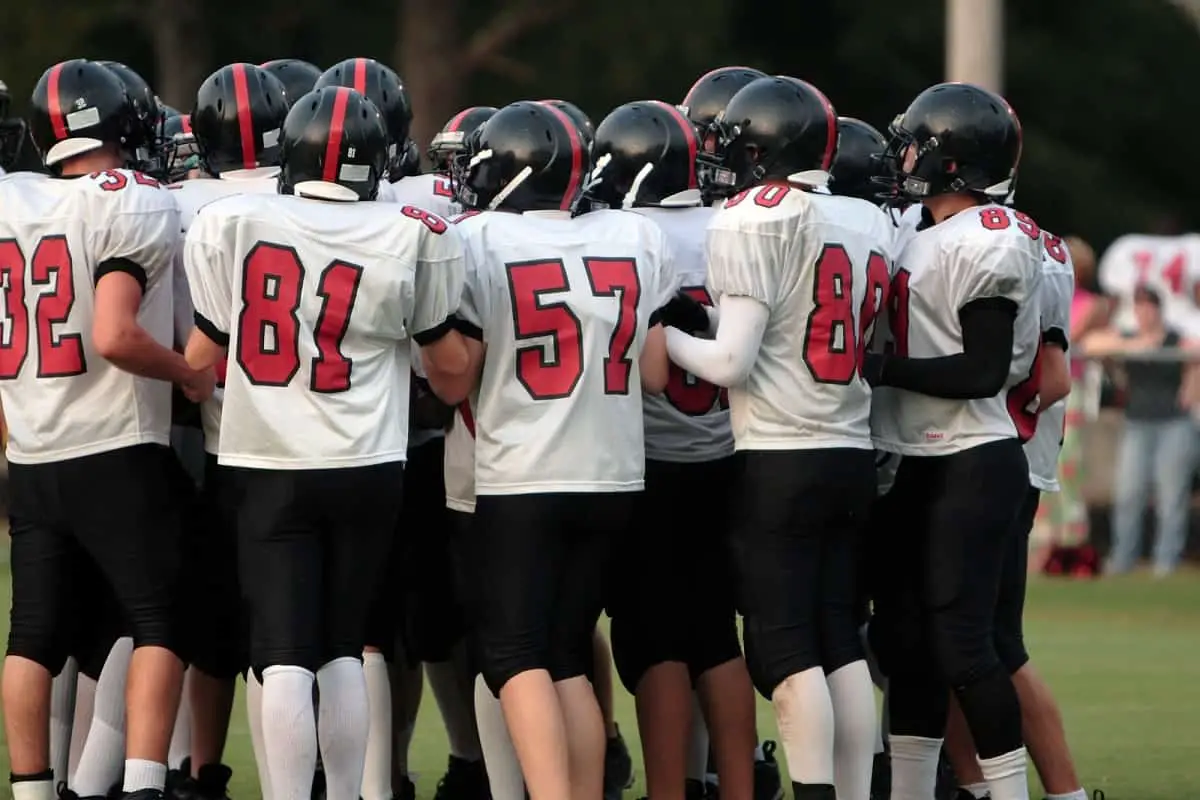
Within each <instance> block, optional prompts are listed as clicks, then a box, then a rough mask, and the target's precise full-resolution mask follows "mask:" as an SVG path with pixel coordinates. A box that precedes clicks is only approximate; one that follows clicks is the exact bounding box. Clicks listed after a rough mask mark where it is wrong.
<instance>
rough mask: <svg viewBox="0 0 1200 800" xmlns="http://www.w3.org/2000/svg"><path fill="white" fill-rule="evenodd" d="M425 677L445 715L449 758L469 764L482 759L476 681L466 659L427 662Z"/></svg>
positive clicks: (443, 716)
mask: <svg viewBox="0 0 1200 800" xmlns="http://www.w3.org/2000/svg"><path fill="white" fill-rule="evenodd" d="M455 649H456V650H458V649H462V648H455ZM455 655H456V656H457V654H455ZM425 678H426V679H427V680H428V681H429V688H430V689H431V690H432V691H433V699H434V700H436V701H437V706H438V710H439V711H441V712H442V724H443V725H445V726H446V739H447V741H448V742H449V745H450V748H449V749H450V755H452V756H454V757H455V758H461V759H464V760H466V761H478V760H479V759H481V758H483V752H482V751H481V750H480V745H479V729H478V726H477V725H476V724H475V682H474V681H473V680H471V672H470V670H469V669H468V668H467V664H466V659H465V657H464V658H458V657H451V659H450V660H449V661H439V662H437V663H431V662H426V663H425Z"/></svg>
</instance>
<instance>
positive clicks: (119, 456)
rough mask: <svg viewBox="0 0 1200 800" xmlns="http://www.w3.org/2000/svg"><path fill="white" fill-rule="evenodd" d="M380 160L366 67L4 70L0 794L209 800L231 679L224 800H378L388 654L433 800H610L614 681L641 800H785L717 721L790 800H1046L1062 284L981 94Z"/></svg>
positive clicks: (382, 87) (1058, 262) (742, 86)
mask: <svg viewBox="0 0 1200 800" xmlns="http://www.w3.org/2000/svg"><path fill="white" fill-rule="evenodd" d="M411 122H412V112H411V108H410V105H409V101H408V97H407V94H406V92H405V89H404V86H403V83H402V81H401V80H400V79H399V78H398V77H397V76H396V74H395V72H393V71H392V70H391V69H389V68H388V67H386V66H384V65H382V64H380V63H378V62H376V61H374V60H371V59H364V58H354V59H348V60H346V61H344V62H342V63H340V64H338V65H336V66H334V67H332V68H330V69H328V70H326V71H324V72H321V71H320V70H319V69H318V68H316V67H313V66H312V65H310V64H307V63H306V62H303V61H298V60H294V59H282V60H279V61H274V62H268V63H267V64H264V65H262V66H254V65H251V64H243V63H237V64H231V65H228V66H225V67H222V68H221V69H219V70H217V71H216V72H214V73H213V74H212V75H211V76H209V77H208V78H207V79H206V80H205V81H204V83H203V85H202V86H201V87H200V88H199V90H198V92H197V97H196V102H195V106H194V108H193V109H192V110H191V113H190V114H187V115H184V114H179V113H178V112H175V111H173V110H171V109H167V108H166V107H165V106H163V105H161V104H160V103H159V101H158V100H157V98H156V97H155V95H154V92H153V91H152V89H151V88H150V87H149V86H148V85H147V84H146V82H145V80H143V79H142V78H141V77H140V76H138V75H137V74H136V73H134V72H133V71H132V70H130V69H129V68H128V67H125V66H123V65H121V64H116V63H113V62H93V61H87V60H82V59H76V60H72V61H67V62H63V63H60V64H56V65H54V66H53V67H51V68H50V69H49V70H47V71H46V73H45V74H44V75H43V76H42V78H41V80H40V81H39V82H38V84H37V86H36V88H35V90H34V93H33V98H32V103H31V113H30V116H29V119H28V129H29V133H30V135H31V138H32V141H33V143H34V144H35V145H36V146H37V149H38V151H39V152H40V154H41V156H42V159H43V161H44V164H45V166H46V168H47V171H48V173H49V174H43V173H37V172H13V173H10V174H8V175H6V176H4V177H0V280H2V283H0V288H2V289H3V308H2V322H3V325H2V328H0V331H2V337H0V400H2V402H3V409H4V414H5V419H6V422H7V427H8V440H7V458H8V461H9V480H10V486H11V495H12V499H11V503H10V515H11V538H12V557H11V566H12V576H13V578H12V614H11V620H12V623H11V630H10V634H9V642H8V651H7V658H6V661H5V666H4V675H3V701H4V713H5V727H6V733H7V742H8V749H9V753H10V764H11V771H12V795H13V797H14V798H15V800H52V798H68V799H70V800H90V799H91V798H96V797H104V796H109V797H125V798H133V799H134V800H157V798H162V797H164V796H165V797H170V798H189V799H190V798H195V799H196V800H221V799H222V798H225V797H226V796H227V787H228V783H229V779H230V770H229V769H228V768H227V767H225V766H223V765H222V763H221V762H222V753H223V751H224V747H225V738H226V734H227V729H228V725H229V719H230V709H231V706H232V702H233V698H234V688H235V684H236V680H237V678H238V676H244V679H245V681H246V687H247V690H246V696H247V706H248V716H249V720H250V728H251V737H252V741H253V745H254V753H255V758H256V762H257V768H258V778H259V783H260V786H261V791H262V796H263V798H264V800H308V798H310V797H315V796H317V795H322V796H324V797H326V798H328V800H355V798H362V800H392V798H398V799H399V800H411V798H412V797H413V796H414V788H413V784H412V781H411V776H410V775H409V774H408V770H407V750H408V746H409V742H410V741H411V738H412V729H413V724H414V721H415V715H416V705H417V701H416V699H414V698H418V699H419V696H420V691H421V685H422V665H424V667H423V671H424V674H425V676H427V677H428V679H429V683H430V686H431V689H432V690H433V694H434V696H435V699H436V701H437V703H438V705H439V708H440V710H441V711H442V717H443V720H444V722H445V724H446V728H447V734H448V738H449V742H450V759H449V766H448V770H447V772H446V775H445V777H444V778H443V779H442V782H441V783H440V784H439V787H438V797H439V799H440V800H484V798H489V797H490V798H495V800H522V798H525V797H528V798H531V800H562V799H563V798H566V797H571V798H575V799H576V800H599V798H601V797H602V796H603V797H604V798H605V799H606V800H613V798H619V797H620V794H621V792H622V791H623V790H624V789H625V788H627V787H628V786H629V785H631V781H632V778H631V774H630V771H629V770H630V767H629V763H628V757H627V754H626V753H625V751H624V744H623V741H622V740H621V738H620V734H619V732H618V731H617V729H616V726H615V723H614V722H613V721H612V697H611V692H612V688H611V683H612V676H611V675H610V674H609V670H610V669H611V664H615V671H616V675H617V677H619V679H620V681H621V682H622V683H623V685H624V686H625V687H626V689H628V691H629V692H630V693H632V694H633V695H634V697H635V700H636V707H637V719H638V727H639V733H640V738H641V742H642V753H643V757H644V759H643V762H644V769H645V779H646V787H647V792H648V796H649V798H650V800H685V798H686V800H701V798H715V797H716V796H717V795H718V794H719V796H720V797H721V800H752V798H754V799H755V800H759V799H760V798H761V800H780V798H781V797H782V789H781V787H780V785H779V779H778V773H777V771H776V770H775V768H774V761H773V759H772V758H771V748H772V745H773V743H769V742H760V740H759V738H758V732H757V731H756V725H755V697H754V695H755V692H756V691H757V693H758V694H759V695H761V696H762V697H764V698H766V699H768V700H769V701H771V703H772V705H773V707H774V711H775V715H776V721H777V724H778V730H779V737H780V742H781V746H782V750H783V752H784V754H785V756H786V761H787V771H788V774H789V776H790V779H791V791H792V795H793V797H794V798H795V800H934V798H935V797H937V798H938V800H941V799H942V798H954V799H955V800H960V799H961V800H968V799H969V798H991V800H1027V798H1028V797H1029V789H1028V786H1027V780H1026V761H1027V755H1026V748H1027V747H1028V749H1029V753H1030V755H1031V756H1032V760H1033V762H1034V764H1035V765H1036V767H1037V768H1038V770H1039V772H1040V774H1041V778H1042V782H1043V785H1044V786H1045V787H1046V790H1047V792H1048V793H1049V794H1050V797H1051V798H1052V800H1086V795H1085V793H1084V790H1083V789H1082V788H1081V786H1080V783H1079V779H1078V777H1077V776H1076V775H1075V772H1074V767H1073V765H1072V763H1071V757H1070V753H1069V752H1068V750H1067V748H1066V743H1065V737H1064V736H1063V733H1062V723H1061V719H1060V717H1059V715H1058V710H1057V707H1056V706H1055V703H1054V700H1053V697H1052V696H1051V695H1050V693H1049V691H1048V689H1047V687H1046V686H1045V684H1044V683H1043V682H1042V681H1041V680H1040V678H1038V676H1037V674H1036V672H1035V671H1034V670H1033V667H1032V665H1031V664H1030V663H1029V656H1028V654H1027V653H1026V651H1025V648H1024V644H1023V640H1022V633H1021V616H1022V609H1023V602H1024V592H1025V572H1026V563H1025V562H1026V551H1027V548H1028V536H1029V531H1030V528H1031V526H1032V523H1033V516H1034V512H1035V511H1036V509H1037V505H1038V499H1039V496H1040V493H1041V492H1042V491H1056V489H1057V484H1056V462H1057V454H1058V447H1059V444H1060V439H1061V431H1062V424H1063V413H1064V412H1063V408H1064V405H1063V400H1064V398H1065V396H1066V394H1067V392H1068V390H1069V375H1068V371H1067V362H1066V351H1067V348H1068V341H1067V331H1068V330H1069V324H1068V318H1069V312H1070V302H1071V295H1072V291H1073V273H1072V269H1071V258H1070V253H1069V252H1068V250H1067V248H1066V246H1065V245H1064V243H1063V241H1062V240H1061V239H1059V238H1058V237H1056V236H1054V235H1052V234H1050V233H1048V232H1046V231H1043V230H1041V229H1040V228H1039V226H1038V224H1037V223H1036V222H1035V221H1034V220H1033V219H1031V218H1030V217H1029V216H1028V215H1026V214H1024V213H1022V212H1020V211H1018V210H1016V208H1015V207H1014V206H1013V194H1014V188H1015V181H1016V176H1017V166H1018V161H1019V158H1020V152H1021V128H1020V123H1019V121H1018V119H1017V117H1016V114H1015V113H1014V112H1013V110H1012V109H1011V108H1010V107H1009V105H1008V104H1007V103H1006V102H1005V101H1004V100H1003V99H1002V98H1001V97H999V96H998V95H995V94H993V93H991V92H989V91H986V90H984V89H982V88H979V87H976V86H972V85H969V84H949V83H948V84H939V85H937V86H933V87H931V88H929V89H927V90H925V91H924V92H922V93H921V94H920V95H918V96H917V98H916V99H915V100H914V101H913V102H912V103H911V104H910V105H909V106H908V107H907V110H906V111H905V112H903V113H902V114H900V115H899V116H897V117H896V119H895V120H894V122H893V123H892V124H891V126H890V127H889V129H888V134H889V135H888V136H887V137H885V136H884V135H882V134H880V133H879V132H878V131H877V130H875V129H874V128H872V127H871V126H870V125H868V124H866V123H864V122H862V121H860V120H857V119H853V118H849V117H838V116H837V114H836V112H835V110H834V107H833V105H832V104H831V102H830V101H829V99H828V98H826V97H825V95H823V94H822V93H821V92H820V91H819V90H818V89H817V88H816V87H814V86H812V85H811V84H809V83H806V82H805V81H802V80H798V79H796V78H791V77H787V76H769V75H766V74H763V73H761V72H758V71H756V70H752V69H748V68H743V67H727V68H721V69H717V70H713V71H712V72H709V73H707V74H706V75H704V76H702V77H701V78H700V79H699V80H698V81H697V82H696V83H695V85H694V86H693V87H692V88H691V90H690V91H688V93H687V94H686V96H685V97H684V98H683V100H682V102H680V103H679V104H674V103H667V102H661V101H657V100H647V101H637V102H631V103H626V104H624V105H622V106H620V107H618V108H617V109H615V110H614V111H612V112H611V113H610V114H608V116H606V117H605V118H604V119H603V120H602V121H601V122H600V123H599V124H598V125H595V126H593V124H592V122H591V120H589V119H588V118H587V116H586V115H585V114H584V113H583V112H582V111H580V110H579V109H578V108H577V107H576V106H574V105H573V104H571V103H567V102H564V101H559V100H544V101H536V102H535V101H522V102H516V103H512V104H510V105H508V106H505V107H503V108H499V109H496V108H491V107H472V108H468V109H464V110H463V111H461V112H460V113H458V114H456V115H455V116H454V117H453V118H452V119H451V120H450V121H449V122H447V124H446V125H445V126H444V127H443V129H442V131H441V132H440V133H438V134H437V136H436V137H435V138H434V140H433V142H432V143H431V144H430V146H429V148H428V159H429V161H430V163H431V165H432V168H433V171H432V172H428V173H425V174H421V154H420V148H419V147H418V145H417V144H416V143H415V142H413V140H412V139H411V137H410V135H409V129H410V125H411ZM0 163H3V162H2V161H0ZM605 613H607V615H608V616H609V617H611V656H610V655H609V642H607V641H606V640H605V638H604V636H603V634H602V633H601V631H600V630H599V628H598V627H597V623H598V620H599V618H600V616H601V615H602V614H605ZM739 616H740V618H741V621H740V631H739ZM610 659H611V662H610ZM876 685H878V686H880V688H883V689H884V691H885V698H886V703H885V709H886V710H885V713H884V715H883V718H882V719H881V718H880V715H879V714H877V712H876V706H875V686H876ZM181 698H182V700H181ZM764 745H766V746H764ZM168 767H170V769H169V768H168Z"/></svg>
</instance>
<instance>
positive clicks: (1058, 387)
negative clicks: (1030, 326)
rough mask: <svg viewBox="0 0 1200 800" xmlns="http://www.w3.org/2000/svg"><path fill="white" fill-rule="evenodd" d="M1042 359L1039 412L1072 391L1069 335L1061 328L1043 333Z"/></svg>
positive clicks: (1040, 354) (1040, 355)
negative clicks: (1068, 351) (1068, 355)
mask: <svg viewBox="0 0 1200 800" xmlns="http://www.w3.org/2000/svg"><path fill="white" fill-rule="evenodd" d="M1039 357H1040V358H1041V360H1042V382H1041V385H1040V386H1039V387H1038V413H1039V414H1040V413H1041V412H1043V411H1045V410H1046V409H1047V408H1049V407H1050V406H1052V405H1054V404H1055V403H1057V402H1058V401H1059V400H1062V399H1063V398H1064V397H1066V396H1067V395H1068V394H1070V393H1071V365H1070V363H1069V362H1068V360H1067V337H1066V335H1065V334H1064V333H1063V331H1062V329H1061V328H1051V329H1050V330H1048V331H1046V332H1045V333H1043V334H1042V345H1041V350H1040V353H1039Z"/></svg>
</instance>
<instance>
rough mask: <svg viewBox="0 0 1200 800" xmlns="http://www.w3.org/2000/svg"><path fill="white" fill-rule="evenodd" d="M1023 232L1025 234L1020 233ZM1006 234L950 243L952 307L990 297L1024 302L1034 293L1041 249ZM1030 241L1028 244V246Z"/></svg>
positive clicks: (1034, 295) (1039, 272) (1040, 265)
mask: <svg viewBox="0 0 1200 800" xmlns="http://www.w3.org/2000/svg"><path fill="white" fill-rule="evenodd" d="M1021 235H1023V234H1021ZM1035 244H1036V245H1037V247H1038V248H1040V247H1041V244H1040V242H1034V241H1033V240H1030V242H1028V243H1026V242H1023V241H1017V240H1015V239H1009V238H1006V237H1000V236H995V237H979V236H973V237H964V238H963V239H961V240H959V241H957V242H955V243H953V244H951V247H952V251H951V259H950V265H949V267H950V268H949V270H948V271H947V273H946V277H947V279H948V280H949V281H950V282H951V284H952V286H951V288H950V291H949V295H950V300H951V301H952V307H953V308H955V309H961V308H962V307H963V306H965V305H967V304H968V303H973V302H975V301H976V300H984V299H990V298H1004V299H1007V300H1012V301H1013V302H1015V303H1017V304H1018V305H1021V304H1023V303H1025V302H1027V301H1028V300H1029V298H1030V296H1031V295H1032V296H1033V297H1034V298H1035V299H1037V295H1036V293H1035V292H1034V290H1035V289H1036V288H1037V286H1036V284H1037V283H1039V281H1038V278H1040V277H1041V269H1042V261H1041V254H1040V252H1035V250H1034V248H1033V245H1035ZM1027 245H1028V246H1027Z"/></svg>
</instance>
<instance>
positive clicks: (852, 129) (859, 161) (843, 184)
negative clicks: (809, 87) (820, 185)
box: [829, 117, 887, 203]
mask: <svg viewBox="0 0 1200 800" xmlns="http://www.w3.org/2000/svg"><path fill="white" fill-rule="evenodd" d="M837 129H838V144H837V155H836V156H835V157H834V159H833V167H832V168H831V169H830V170H829V172H830V174H831V175H832V176H833V177H832V179H831V180H830V181H829V191H830V192H832V193H833V194H836V195H840V196H842V197H857V198H858V199H859V200H866V201H867V202H869V203H876V202H877V195H878V194H879V192H880V188H879V184H878V183H877V182H876V180H875V178H876V176H877V175H878V173H879V159H880V158H882V157H883V153H884V151H885V150H886V149H887V139H884V138H883V134H882V133H880V132H879V131H877V130H875V128H874V127H872V126H871V125H868V124H867V123H865V122H863V121H862V120H861V119H855V118H854V117H838V121H837Z"/></svg>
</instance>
